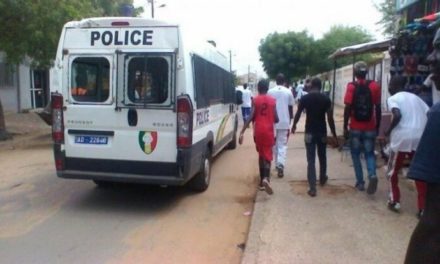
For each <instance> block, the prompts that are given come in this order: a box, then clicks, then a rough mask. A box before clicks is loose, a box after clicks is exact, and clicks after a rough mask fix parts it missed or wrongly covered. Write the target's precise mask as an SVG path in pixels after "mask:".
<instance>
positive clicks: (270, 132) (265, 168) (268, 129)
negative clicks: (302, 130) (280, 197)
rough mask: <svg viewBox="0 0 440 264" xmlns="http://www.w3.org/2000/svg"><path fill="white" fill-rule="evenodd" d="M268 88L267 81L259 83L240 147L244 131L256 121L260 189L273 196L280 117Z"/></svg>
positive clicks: (255, 137)
mask: <svg viewBox="0 0 440 264" xmlns="http://www.w3.org/2000/svg"><path fill="white" fill-rule="evenodd" d="M268 88H269V83H268V82H267V81H266V80H261V81H259V82H258V93H259V94H258V96H257V97H255V100H254V104H253V105H252V111H251V114H250V117H249V119H248V120H247V121H246V123H245V124H244V126H243V128H242V130H241V132H240V137H239V140H238V142H239V143H240V145H241V144H242V143H243V134H244V131H245V130H246V129H247V128H248V126H249V124H250V122H251V121H254V141H255V146H256V148H257V151H258V156H259V159H258V166H259V169H260V189H264V190H265V191H266V192H267V193H268V194H273V190H272V187H271V186H270V165H271V161H272V159H273V156H272V155H273V154H272V147H273V144H274V123H276V122H278V116H277V112H276V109H275V99H274V98H272V97H271V96H268V95H267V90H268Z"/></svg>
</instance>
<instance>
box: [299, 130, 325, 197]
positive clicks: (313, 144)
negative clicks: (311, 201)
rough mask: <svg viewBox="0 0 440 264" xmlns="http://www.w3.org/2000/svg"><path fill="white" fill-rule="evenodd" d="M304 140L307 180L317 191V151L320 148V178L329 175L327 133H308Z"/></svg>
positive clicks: (311, 188) (310, 186) (312, 188)
mask: <svg viewBox="0 0 440 264" xmlns="http://www.w3.org/2000/svg"><path fill="white" fill-rule="evenodd" d="M304 142H305V143H306V152H307V180H308V181H309V188H310V190H315V191H316V169H315V156H316V155H315V153H316V149H318V159H319V178H320V179H323V178H324V177H326V176H327V175H326V174H327V152H326V151H327V149H326V145H327V135H325V134H309V133H306V134H305V135H304Z"/></svg>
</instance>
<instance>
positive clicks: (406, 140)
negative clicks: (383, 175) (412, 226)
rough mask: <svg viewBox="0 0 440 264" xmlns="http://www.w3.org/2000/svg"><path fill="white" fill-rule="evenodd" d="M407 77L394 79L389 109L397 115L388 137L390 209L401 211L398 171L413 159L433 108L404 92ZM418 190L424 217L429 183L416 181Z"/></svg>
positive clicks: (419, 206)
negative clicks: (389, 150) (407, 161)
mask: <svg viewBox="0 0 440 264" xmlns="http://www.w3.org/2000/svg"><path fill="white" fill-rule="evenodd" d="M405 83H406V80H405V79H404V78H403V77H402V76H395V77H393V78H392V79H391V80H390V84H389V88H388V91H389V92H390V95H391V97H389V98H388V100H387V104H388V109H390V110H391V112H392V114H393V119H392V120H393V121H392V122H391V126H390V128H389V129H388V130H387V131H386V132H385V136H390V135H391V137H390V149H391V153H390V158H389V160H388V172H387V178H389V180H390V183H391V187H390V196H389V198H390V199H389V201H388V208H389V209H390V210H392V211H395V212H399V210H400V190H399V185H398V180H399V177H398V173H399V171H400V169H401V168H402V166H403V161H404V159H405V158H409V159H412V157H413V155H414V153H415V151H416V149H417V146H418V145H419V141H420V138H421V137H422V133H423V130H424V128H425V125H426V121H427V116H426V113H427V112H428V110H429V108H428V106H427V105H426V104H425V102H423V100H422V99H420V97H418V96H417V95H415V94H412V93H409V92H405V91H403V88H404V87H405ZM416 187H417V192H418V203H417V204H418V208H419V213H418V215H419V216H421V215H422V213H423V210H424V208H425V193H426V185H425V183H424V182H422V181H417V180H416Z"/></svg>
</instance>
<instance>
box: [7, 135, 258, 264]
mask: <svg viewBox="0 0 440 264" xmlns="http://www.w3.org/2000/svg"><path fill="white" fill-rule="evenodd" d="M252 148H253V145H252V144H251V142H247V143H246V145H244V146H241V147H240V148H238V149H237V150H234V151H225V152H223V153H222V154H221V155H220V157H218V158H217V159H216V160H215V162H214V164H213V168H212V169H213V171H212V181H211V186H210V188H209V189H208V190H207V191H206V192H205V193H202V194H194V193H191V192H190V191H187V190H185V189H184V188H166V189H164V188H160V187H146V186H120V185H119V186H116V187H113V188H110V189H100V188H97V187H96V186H95V185H94V184H93V183H92V182H91V181H75V180H64V179H59V178H57V177H56V176H55V172H54V165H53V158H52V152H51V150H50V148H49V147H41V146H40V148H38V149H35V148H34V149H27V150H23V149H21V150H18V149H16V150H7V151H0V168H1V177H0V259H1V262H2V263H141V262H142V263H159V262H160V263H239V262H240V260H241V256H242V249H240V247H238V246H237V245H239V244H241V243H244V242H245V241H246V237H247V232H248V228H249V223H250V217H251V216H247V215H245V214H243V213H244V212H247V211H250V210H252V206H253V199H254V197H255V186H256V183H255V175H256V173H257V170H256V167H255V164H256V155H255V152H253V149H252ZM248 153H251V155H249V154H248Z"/></svg>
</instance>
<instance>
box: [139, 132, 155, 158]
mask: <svg viewBox="0 0 440 264" xmlns="http://www.w3.org/2000/svg"><path fill="white" fill-rule="evenodd" d="M156 145H157V132H156V131H140V132H139V146H140V147H141V149H142V151H143V152H145V154H150V153H152V152H153V151H154V149H155V148H156Z"/></svg>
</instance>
